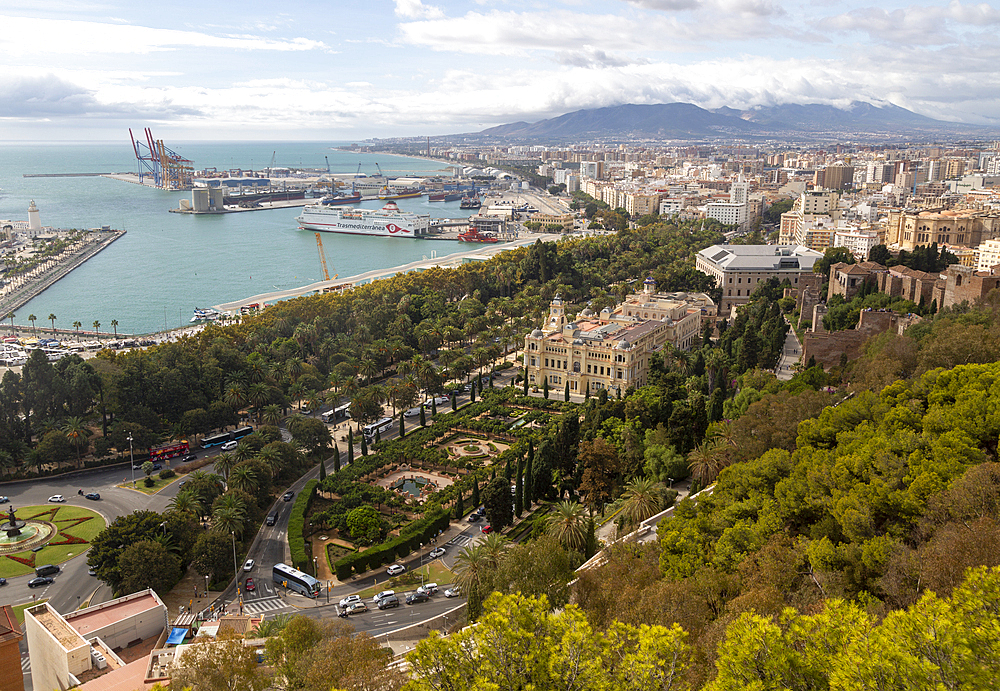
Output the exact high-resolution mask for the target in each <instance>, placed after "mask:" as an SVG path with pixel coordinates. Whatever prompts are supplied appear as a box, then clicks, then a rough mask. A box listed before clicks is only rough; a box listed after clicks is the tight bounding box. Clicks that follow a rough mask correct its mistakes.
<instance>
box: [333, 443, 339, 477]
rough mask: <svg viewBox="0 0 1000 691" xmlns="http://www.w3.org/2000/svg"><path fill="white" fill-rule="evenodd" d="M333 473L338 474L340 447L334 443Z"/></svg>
mask: <svg viewBox="0 0 1000 691" xmlns="http://www.w3.org/2000/svg"><path fill="white" fill-rule="evenodd" d="M333 472H335V473H339V472H340V447H339V446H337V444H336V443H334V445H333Z"/></svg>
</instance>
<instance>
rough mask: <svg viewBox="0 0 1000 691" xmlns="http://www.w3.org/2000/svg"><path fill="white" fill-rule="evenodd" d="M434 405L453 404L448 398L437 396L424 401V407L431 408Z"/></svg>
mask: <svg viewBox="0 0 1000 691" xmlns="http://www.w3.org/2000/svg"><path fill="white" fill-rule="evenodd" d="M432 403H433V404H434V405H447V404H449V403H451V399H450V398H448V397H447V396H435V397H434V398H428V399H427V400H426V401H424V407H425V408H430V407H431V404H432Z"/></svg>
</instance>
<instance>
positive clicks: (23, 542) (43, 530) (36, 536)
mask: <svg viewBox="0 0 1000 691" xmlns="http://www.w3.org/2000/svg"><path fill="white" fill-rule="evenodd" d="M57 532H58V531H57V530H56V527H55V525H53V524H52V523H49V522H48V521H39V520H32V521H22V520H21V519H19V518H18V517H17V516H15V515H14V507H13V506H11V507H10V510H9V511H8V512H7V522H6V523H4V524H3V525H0V554H8V553H13V552H20V551H23V550H26V549H31V548H34V547H37V546H39V545H44V544H46V543H47V542H48V541H49V539H50V538H51V537H52V536H53V535H55V534H56V533H57Z"/></svg>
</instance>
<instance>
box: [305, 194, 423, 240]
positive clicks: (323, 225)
mask: <svg viewBox="0 0 1000 691" xmlns="http://www.w3.org/2000/svg"><path fill="white" fill-rule="evenodd" d="M295 220H296V221H298V222H299V227H300V228H302V229H304V230H322V231H326V232H328V233H350V234H353V235H380V236H383V237H393V238H416V237H421V236H423V235H427V233H428V231H429V229H430V225H431V217H430V215H429V214H427V215H425V214H415V213H413V212H411V211H401V210H400V208H399V207H398V206H396V203H395V202H389V203H388V204H386V205H385V206H383V207H382V208H381V209H352V208H346V207H343V206H334V207H330V206H323V205H321V204H310V205H309V206H306V207H305V208H304V209H302V214H301V215H300V216H296V218H295Z"/></svg>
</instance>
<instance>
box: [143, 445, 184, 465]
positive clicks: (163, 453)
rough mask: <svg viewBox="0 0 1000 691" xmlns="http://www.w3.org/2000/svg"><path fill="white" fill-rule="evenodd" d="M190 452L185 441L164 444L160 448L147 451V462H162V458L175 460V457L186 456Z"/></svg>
mask: <svg viewBox="0 0 1000 691" xmlns="http://www.w3.org/2000/svg"><path fill="white" fill-rule="evenodd" d="M188 451H190V447H189V446H188V443H187V442H186V441H175V442H171V443H169V444H164V445H162V446H154V447H153V448H151V449H150V450H149V460H151V461H153V462H154V463H155V462H156V461H160V460H163V459H164V458H176V457H177V456H186V455H187V454H188Z"/></svg>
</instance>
